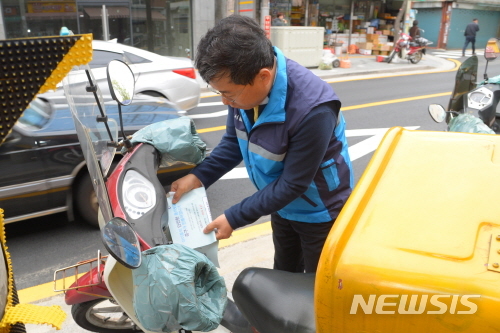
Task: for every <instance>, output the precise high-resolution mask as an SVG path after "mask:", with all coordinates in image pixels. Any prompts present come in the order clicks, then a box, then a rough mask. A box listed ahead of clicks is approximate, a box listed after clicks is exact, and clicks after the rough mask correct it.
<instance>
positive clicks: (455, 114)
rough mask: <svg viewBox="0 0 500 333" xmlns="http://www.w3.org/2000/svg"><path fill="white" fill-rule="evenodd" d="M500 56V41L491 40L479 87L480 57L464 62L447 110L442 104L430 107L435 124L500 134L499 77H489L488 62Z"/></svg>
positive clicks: (472, 131) (456, 129)
mask: <svg viewBox="0 0 500 333" xmlns="http://www.w3.org/2000/svg"><path fill="white" fill-rule="evenodd" d="M499 55H500V41H499V40H498V39H497V38H490V39H489V40H488V42H487V45H486V48H485V53H484V57H485V59H486V67H485V71H484V75H483V77H484V80H483V81H482V82H480V83H478V84H476V82H477V70H478V58H477V56H475V55H474V56H472V57H470V58H468V59H467V60H465V61H464V62H463V63H462V65H461V66H460V68H459V69H458V71H457V75H456V79H455V87H454V89H453V93H452V96H451V98H450V101H449V104H448V110H447V111H446V110H445V109H444V107H443V106H442V105H439V104H431V105H430V106H429V109H428V110H429V113H430V115H431V117H432V119H434V121H436V122H438V123H440V122H443V121H446V123H447V124H448V131H451V132H469V133H487V134H500V110H497V107H498V102H499V101H500V75H497V76H495V77H492V78H489V77H488V74H487V69H488V63H489V62H490V61H493V60H495V59H496V58H497V57H498V56H499Z"/></svg>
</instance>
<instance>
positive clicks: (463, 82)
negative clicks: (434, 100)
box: [448, 56, 478, 111]
mask: <svg viewBox="0 0 500 333" xmlns="http://www.w3.org/2000/svg"><path fill="white" fill-rule="evenodd" d="M477 67H478V60H477V56H472V57H470V58H469V59H467V60H465V61H464V62H463V63H462V65H460V68H458V71H457V75H456V78H455V87H454V89H453V94H452V95H451V98H450V103H449V105H448V110H449V111H461V110H463V109H464V102H463V100H464V98H463V96H464V94H467V93H468V92H469V91H471V90H473V89H475V88H476V82H477Z"/></svg>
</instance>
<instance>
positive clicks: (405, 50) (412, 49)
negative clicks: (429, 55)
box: [387, 29, 432, 64]
mask: <svg viewBox="0 0 500 333" xmlns="http://www.w3.org/2000/svg"><path fill="white" fill-rule="evenodd" d="M420 31H422V32H423V30H422V29H420ZM431 44H432V42H431V41H429V40H428V39H425V38H424V37H421V36H417V37H415V38H414V39H413V38H412V37H410V35H408V34H406V33H402V34H401V36H400V38H399V39H398V40H397V42H395V43H394V48H393V49H392V51H391V53H390V54H389V57H388V58H387V62H388V63H391V62H392V61H393V60H394V57H395V56H398V57H399V58H400V59H405V60H409V61H410V62H411V63H412V64H418V62H419V61H420V60H422V56H423V55H424V54H425V50H426V49H425V48H426V47H427V46H428V45H431Z"/></svg>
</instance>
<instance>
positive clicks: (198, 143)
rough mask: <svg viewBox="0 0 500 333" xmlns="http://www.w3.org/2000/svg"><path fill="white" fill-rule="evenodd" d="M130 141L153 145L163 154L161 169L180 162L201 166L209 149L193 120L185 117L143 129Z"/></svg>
mask: <svg viewBox="0 0 500 333" xmlns="http://www.w3.org/2000/svg"><path fill="white" fill-rule="evenodd" d="M130 141H131V142H132V143H139V142H142V143H149V144H151V145H153V146H154V147H155V148H156V149H157V150H158V151H159V152H160V153H161V164H160V166H161V167H167V166H171V165H174V164H178V163H179V162H182V163H188V164H195V165H197V164H200V163H201V162H202V161H203V159H204V158H205V152H206V149H207V145H206V144H205V142H203V140H201V138H200V136H199V135H198V133H197V132H196V127H195V125H194V122H193V120H192V119H191V118H189V117H185V116H183V117H179V118H175V119H168V120H164V121H160V122H157V123H154V124H151V125H148V126H146V127H144V128H141V129H140V130H138V131H137V132H135V133H134V135H133V136H132V139H131V140H130ZM122 151H123V150H122Z"/></svg>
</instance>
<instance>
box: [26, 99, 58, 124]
mask: <svg viewBox="0 0 500 333" xmlns="http://www.w3.org/2000/svg"><path fill="white" fill-rule="evenodd" d="M51 114H52V107H51V105H50V104H49V103H48V102H45V101H44V100H42V99H34V100H33V101H32V102H31V103H30V105H29V106H28V108H27V109H26V110H24V113H23V115H22V116H21V118H19V120H18V122H19V123H20V124H22V125H24V126H25V127H26V128H27V129H31V130H39V129H42V128H43V127H44V126H45V125H46V124H47V123H48V122H49V120H50V116H51Z"/></svg>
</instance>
